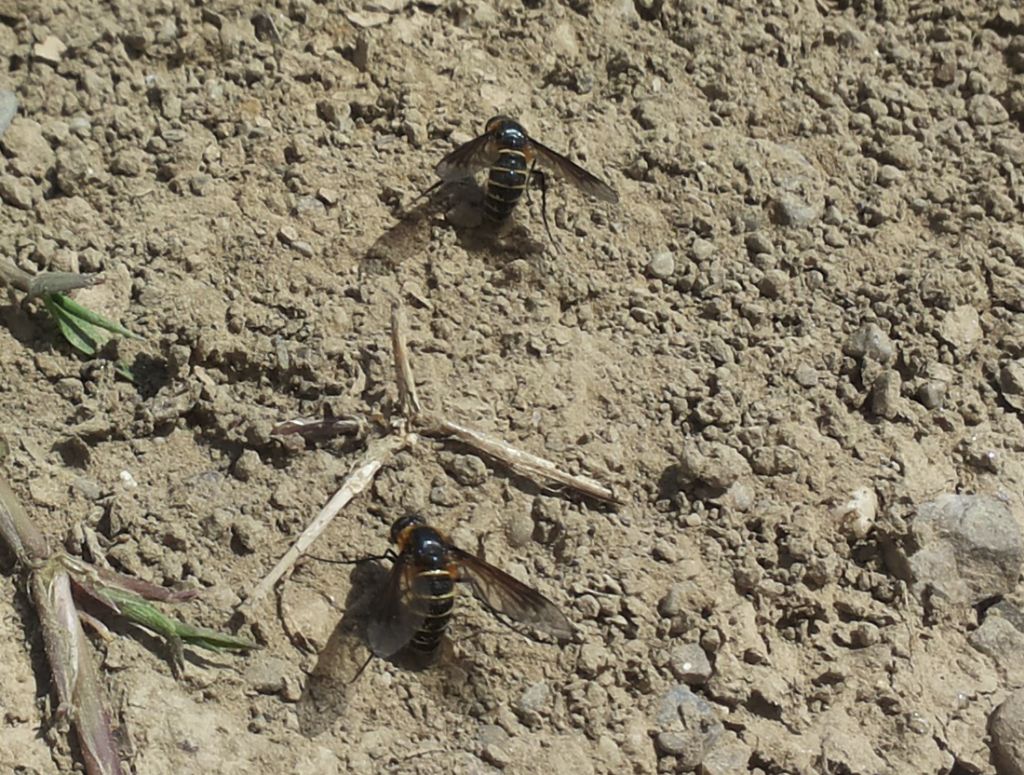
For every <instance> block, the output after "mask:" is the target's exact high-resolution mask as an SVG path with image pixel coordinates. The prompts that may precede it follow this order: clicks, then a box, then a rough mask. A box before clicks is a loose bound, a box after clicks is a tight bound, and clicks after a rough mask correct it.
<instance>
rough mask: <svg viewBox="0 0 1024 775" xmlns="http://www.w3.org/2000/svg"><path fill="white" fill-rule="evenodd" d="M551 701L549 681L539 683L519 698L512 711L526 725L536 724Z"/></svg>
mask: <svg viewBox="0 0 1024 775" xmlns="http://www.w3.org/2000/svg"><path fill="white" fill-rule="evenodd" d="M550 701H551V688H550V687H549V686H548V684H547V681H539V682H537V683H535V684H533V685H532V686H530V687H529V688H528V689H527V690H526V691H525V692H523V693H522V694H521V695H520V696H519V698H518V699H517V700H516V701H515V702H514V703H513V704H512V709H513V710H514V711H515V712H516V715H517V716H519V717H520V718H521V719H522V720H523V722H524V723H527V724H535V723H538V722H539V721H540V712H541V711H542V710H543V709H544V708H545V707H546V706H547V704H548V703H549V702H550Z"/></svg>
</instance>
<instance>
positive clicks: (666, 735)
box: [653, 684, 725, 772]
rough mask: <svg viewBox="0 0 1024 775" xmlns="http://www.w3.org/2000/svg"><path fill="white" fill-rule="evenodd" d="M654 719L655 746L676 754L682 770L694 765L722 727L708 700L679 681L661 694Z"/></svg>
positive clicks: (714, 741) (715, 738)
mask: <svg viewBox="0 0 1024 775" xmlns="http://www.w3.org/2000/svg"><path fill="white" fill-rule="evenodd" d="M653 721H654V725H655V727H656V728H657V729H658V732H657V734H656V736H655V742H656V744H657V746H658V749H659V750H661V751H662V752H663V753H666V754H668V755H669V756H676V757H678V758H679V761H678V762H677V764H678V766H679V767H680V769H681V770H682V771H683V772H689V771H690V770H693V769H696V768H697V767H698V766H699V765H700V763H701V761H702V760H703V758H704V754H705V752H707V751H709V750H710V749H711V748H712V746H713V745H714V744H715V743H716V742H717V740H718V738H719V737H721V735H722V734H723V733H724V731H725V729H724V727H723V726H722V722H721V721H719V720H718V716H717V715H716V714H715V710H714V708H713V707H712V706H711V703H709V702H708V701H707V700H705V699H704V698H703V697H700V696H698V695H696V694H694V693H693V692H692V691H691V690H690V689H689V687H687V686H683V685H681V684H680V685H677V686H673V687H672V688H671V689H669V690H668V691H667V692H665V694H663V695H662V696H661V698H660V700H659V701H658V703H657V705H656V707H655V716H654V719H653Z"/></svg>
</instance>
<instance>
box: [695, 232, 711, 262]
mask: <svg viewBox="0 0 1024 775" xmlns="http://www.w3.org/2000/svg"><path fill="white" fill-rule="evenodd" d="M691 252H692V255H693V260H694V261H696V262H698V263H700V262H703V261H707V260H708V259H709V258H711V256H712V255H714V252H715V245H714V243H713V242H709V241H708V240H706V239H701V238H700V237H697V238H696V239H695V240H694V241H693V246H692V247H691Z"/></svg>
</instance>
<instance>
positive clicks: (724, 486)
mask: <svg viewBox="0 0 1024 775" xmlns="http://www.w3.org/2000/svg"><path fill="white" fill-rule="evenodd" d="M749 473H750V464H749V463H748V462H747V460H746V458H744V457H743V455H741V454H740V453H739V452H737V451H736V450H734V449H733V448H732V447H728V446H726V445H725V444H718V443H714V444H708V445H707V446H706V447H705V449H704V450H703V451H702V450H701V449H700V448H699V447H698V446H697V445H696V444H694V443H688V444H686V445H685V446H684V447H683V452H682V454H681V455H680V456H679V470H678V476H679V479H680V481H681V483H682V484H683V486H687V485H691V484H693V483H694V482H700V483H703V484H706V485H707V486H708V487H711V488H713V489H716V490H728V489H729V487H731V486H732V485H733V484H734V483H735V482H736V481H737V480H738V479H739V478H740V477H742V476H744V475H747V474H749Z"/></svg>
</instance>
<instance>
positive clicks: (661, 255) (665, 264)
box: [647, 250, 676, 280]
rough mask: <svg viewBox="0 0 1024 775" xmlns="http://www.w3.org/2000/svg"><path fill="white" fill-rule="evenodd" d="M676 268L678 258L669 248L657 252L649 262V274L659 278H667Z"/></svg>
mask: <svg viewBox="0 0 1024 775" xmlns="http://www.w3.org/2000/svg"><path fill="white" fill-rule="evenodd" d="M675 270H676V260H675V258H674V257H673V256H672V253H671V252H670V251H668V250H662V251H659V252H658V253H655V254H654V255H653V256H652V257H651V260H650V261H649V262H648V264H647V274H648V276H650V277H654V278H655V279H658V280H667V279H668V278H669V277H671V276H672V273H673V272H675Z"/></svg>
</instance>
